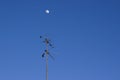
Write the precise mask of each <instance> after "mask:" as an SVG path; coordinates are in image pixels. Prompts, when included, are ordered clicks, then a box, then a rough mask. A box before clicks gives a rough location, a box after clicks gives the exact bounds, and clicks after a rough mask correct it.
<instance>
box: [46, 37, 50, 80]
mask: <svg viewBox="0 0 120 80" xmlns="http://www.w3.org/2000/svg"><path fill="white" fill-rule="evenodd" d="M48 43H49V42H48V40H47V38H46V39H45V44H46V50H45V55H46V80H48Z"/></svg>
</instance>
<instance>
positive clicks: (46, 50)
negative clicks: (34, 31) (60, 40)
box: [40, 36, 54, 80]
mask: <svg viewBox="0 0 120 80" xmlns="http://www.w3.org/2000/svg"><path fill="white" fill-rule="evenodd" d="M40 38H44V37H42V36H40ZM43 42H44V43H45V46H46V49H45V52H44V53H43V54H42V57H44V56H45V59H46V80H48V56H50V57H51V58H52V59H54V57H53V56H52V55H51V54H50V53H49V51H48V48H49V47H51V48H54V47H53V45H52V44H51V42H50V40H49V39H48V38H44V40H43Z"/></svg>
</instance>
